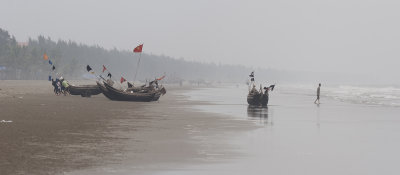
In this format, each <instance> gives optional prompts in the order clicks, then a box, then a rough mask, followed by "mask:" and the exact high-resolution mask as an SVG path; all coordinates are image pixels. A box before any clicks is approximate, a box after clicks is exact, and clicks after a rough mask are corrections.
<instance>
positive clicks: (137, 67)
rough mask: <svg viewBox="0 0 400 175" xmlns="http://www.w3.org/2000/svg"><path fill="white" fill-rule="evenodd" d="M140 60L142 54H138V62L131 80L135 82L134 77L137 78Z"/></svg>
mask: <svg viewBox="0 0 400 175" xmlns="http://www.w3.org/2000/svg"><path fill="white" fill-rule="evenodd" d="M140 58H142V52H140V55H139V60H138V63H137V65H136V72H135V77H134V78H133V81H136V76H137V73H138V70H139V65H140Z"/></svg>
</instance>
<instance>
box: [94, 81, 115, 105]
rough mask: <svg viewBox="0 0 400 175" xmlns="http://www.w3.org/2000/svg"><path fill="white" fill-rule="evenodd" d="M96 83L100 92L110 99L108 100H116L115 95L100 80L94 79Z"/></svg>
mask: <svg viewBox="0 0 400 175" xmlns="http://www.w3.org/2000/svg"><path fill="white" fill-rule="evenodd" d="M96 83H97V86H99V89H100V91H101V93H103V95H104V96H106V97H107V98H108V99H110V100H117V99H116V97H115V96H113V95H112V94H111V93H110V92H109V91H108V90H107V88H106V86H105V85H104V84H103V83H101V82H99V81H96Z"/></svg>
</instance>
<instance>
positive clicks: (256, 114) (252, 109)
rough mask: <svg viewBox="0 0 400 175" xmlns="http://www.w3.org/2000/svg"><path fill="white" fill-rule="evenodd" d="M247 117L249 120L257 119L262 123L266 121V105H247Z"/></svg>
mask: <svg viewBox="0 0 400 175" xmlns="http://www.w3.org/2000/svg"><path fill="white" fill-rule="evenodd" d="M247 117H248V118H249V119H251V120H255V119H259V120H260V121H262V122H263V123H265V124H266V123H268V107H267V106H264V107H261V106H252V105H249V106H247Z"/></svg>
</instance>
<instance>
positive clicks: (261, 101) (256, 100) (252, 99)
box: [247, 88, 269, 106]
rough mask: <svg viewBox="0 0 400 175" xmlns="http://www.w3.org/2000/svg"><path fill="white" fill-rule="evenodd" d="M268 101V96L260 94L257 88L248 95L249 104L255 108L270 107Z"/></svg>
mask: <svg viewBox="0 0 400 175" xmlns="http://www.w3.org/2000/svg"><path fill="white" fill-rule="evenodd" d="M268 99H269V97H268V94H263V93H262V92H258V91H257V90H256V89H255V88H253V89H252V90H251V91H250V92H249V94H248V95H247V103H248V104H249V105H253V106H260V105H262V106H266V105H268Z"/></svg>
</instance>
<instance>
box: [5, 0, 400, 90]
mask: <svg viewBox="0 0 400 175" xmlns="http://www.w3.org/2000/svg"><path fill="white" fill-rule="evenodd" d="M0 2H1V4H2V5H1V6H0V24H1V27H2V28H4V29H6V30H9V31H10V32H11V33H12V34H13V35H15V36H16V38H17V40H18V41H26V40H28V38H29V37H33V38H35V37H36V36H38V35H44V36H50V37H51V38H53V39H59V38H60V39H71V40H73V41H77V42H82V43H85V44H90V45H92V44H94V45H100V46H103V47H105V48H109V49H112V48H114V47H115V48H117V49H122V50H128V49H129V50H130V49H132V48H133V47H135V46H136V45H137V44H139V43H145V47H144V52H146V53H152V54H157V55H161V54H164V55H168V56H172V57H175V58H181V57H182V58H184V59H186V60H195V61H199V62H215V63H222V64H241V65H246V66H251V67H255V68H256V67H262V68H273V69H278V70H300V71H312V72H316V73H317V72H332V73H339V74H338V75H339V76H343V75H347V74H351V75H358V76H363V77H371V78H373V79H374V80H379V81H383V82H385V83H386V84H399V82H398V79H399V78H400V77H399V75H400V71H399V69H398V68H397V66H398V65H399V61H398V57H399V56H400V53H399V51H398V48H399V46H400V44H399V42H398V41H399V39H400V33H399V32H398V31H399V29H400V25H399V23H397V22H396V21H397V20H398V19H399V16H400V12H399V11H398V9H399V7H400V2H399V1H395V0H380V1H374V0H367V1H361V0H339V1H317V0H304V1H296V0H286V1H231V0H229V1H228V0H218V1H213V0H202V1H186V0H170V1H161V0H159V1H157V0H156V1H124V0H118V1H94V0H87V1H78V0H70V1H54V0H39V1H21V0H1V1H0ZM371 84H373V82H371Z"/></svg>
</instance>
